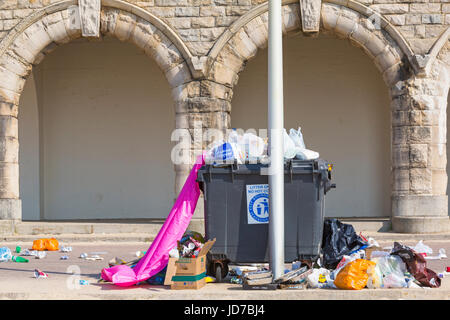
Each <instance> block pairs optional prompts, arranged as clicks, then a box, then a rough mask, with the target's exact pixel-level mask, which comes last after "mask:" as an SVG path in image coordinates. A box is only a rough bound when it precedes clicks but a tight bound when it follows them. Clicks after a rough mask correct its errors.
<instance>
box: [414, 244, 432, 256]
mask: <svg viewBox="0 0 450 320" xmlns="http://www.w3.org/2000/svg"><path fill="white" fill-rule="evenodd" d="M412 249H413V250H414V251H416V252H417V253H425V254H426V255H427V256H428V255H430V254H433V249H431V248H430V247H429V246H427V245H426V244H424V243H423V240H420V241H419V242H418V243H417V244H416V245H415V246H414V247H413V248H412Z"/></svg>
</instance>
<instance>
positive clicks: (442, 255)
mask: <svg viewBox="0 0 450 320" xmlns="http://www.w3.org/2000/svg"><path fill="white" fill-rule="evenodd" d="M425 259H426V260H440V259H447V254H446V253H445V249H444V248H441V249H439V254H438V255H437V256H428V255H427V256H426V257H425Z"/></svg>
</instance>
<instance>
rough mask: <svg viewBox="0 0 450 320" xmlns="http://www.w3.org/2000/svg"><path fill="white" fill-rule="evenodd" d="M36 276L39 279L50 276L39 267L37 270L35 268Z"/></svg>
mask: <svg viewBox="0 0 450 320" xmlns="http://www.w3.org/2000/svg"><path fill="white" fill-rule="evenodd" d="M34 277H35V278H36V279H39V278H48V274H46V273H45V272H42V271H41V270H39V269H35V270H34Z"/></svg>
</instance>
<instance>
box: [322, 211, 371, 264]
mask: <svg viewBox="0 0 450 320" xmlns="http://www.w3.org/2000/svg"><path fill="white" fill-rule="evenodd" d="M367 245H368V243H367V242H366V241H364V240H363V239H362V238H361V237H360V236H358V235H357V234H356V232H355V229H354V228H353V226H352V225H351V224H345V223H342V222H340V221H339V220H337V219H326V220H325V222H324V226H323V238H322V254H323V266H324V267H325V268H327V269H336V266H337V265H338V263H339V262H340V261H341V259H342V257H343V256H344V255H349V254H350V253H351V252H352V251H356V250H359V249H361V248H362V247H366V246H367Z"/></svg>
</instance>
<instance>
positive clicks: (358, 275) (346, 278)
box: [334, 259, 376, 290]
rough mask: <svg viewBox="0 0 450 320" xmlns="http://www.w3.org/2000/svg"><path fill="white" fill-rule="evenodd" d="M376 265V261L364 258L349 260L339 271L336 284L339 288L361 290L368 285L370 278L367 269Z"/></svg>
mask: <svg viewBox="0 0 450 320" xmlns="http://www.w3.org/2000/svg"><path fill="white" fill-rule="evenodd" d="M375 265H376V263H375V262H373V261H369V260H364V259H357V260H355V261H352V262H349V263H348V264H347V265H346V266H345V267H344V268H343V269H342V270H341V271H339V273H338V275H337V276H336V279H335V280H334V284H335V286H336V287H338V288H339V289H348V290H361V289H362V288H364V287H365V286H366V285H367V280H368V279H369V275H368V274H367V269H368V268H369V267H371V266H375Z"/></svg>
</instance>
